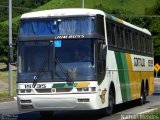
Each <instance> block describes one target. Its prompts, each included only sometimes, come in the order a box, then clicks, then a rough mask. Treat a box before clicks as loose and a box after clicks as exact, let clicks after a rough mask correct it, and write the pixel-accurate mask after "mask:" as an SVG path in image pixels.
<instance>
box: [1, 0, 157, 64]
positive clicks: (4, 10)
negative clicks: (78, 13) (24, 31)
mask: <svg viewBox="0 0 160 120" xmlns="http://www.w3.org/2000/svg"><path fill="white" fill-rule="evenodd" d="M12 1H13V42H14V43H15V42H16V38H17V35H18V29H19V22H20V21H19V20H20V15H21V14H23V13H26V12H29V11H38V10H46V9H55V8H68V7H69V8H71V7H82V0H12ZM85 7H86V8H97V9H101V10H104V11H105V12H107V13H110V14H113V15H115V16H117V17H120V18H122V19H124V20H126V21H128V22H131V23H133V24H136V25H138V26H140V27H145V28H147V29H149V30H150V31H151V33H152V35H153V41H154V55H155V63H157V62H158V63H160V60H159V57H160V0H85ZM0 16H1V17H0V62H4V63H7V62H8V1H6V0H0ZM15 56H16V53H15ZM15 58H16V57H15Z"/></svg>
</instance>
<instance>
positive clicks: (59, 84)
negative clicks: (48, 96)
mask: <svg viewBox="0 0 160 120" xmlns="http://www.w3.org/2000/svg"><path fill="white" fill-rule="evenodd" d="M76 85H77V83H56V84H53V86H52V88H73V87H76Z"/></svg>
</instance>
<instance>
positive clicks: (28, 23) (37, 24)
mask: <svg viewBox="0 0 160 120" xmlns="http://www.w3.org/2000/svg"><path fill="white" fill-rule="evenodd" d="M94 32H95V20H94V17H72V18H57V19H54V18H53V19H34V20H22V21H21V25H20V36H46V35H47V36H51V35H59V34H60V35H67V34H87V33H94Z"/></svg>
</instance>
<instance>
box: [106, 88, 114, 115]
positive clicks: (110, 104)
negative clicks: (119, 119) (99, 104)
mask: <svg viewBox="0 0 160 120" xmlns="http://www.w3.org/2000/svg"><path fill="white" fill-rule="evenodd" d="M113 109H114V96H113V92H112V90H110V91H109V97H108V107H107V108H105V112H106V115H108V116H109V115H111V114H112V113H113Z"/></svg>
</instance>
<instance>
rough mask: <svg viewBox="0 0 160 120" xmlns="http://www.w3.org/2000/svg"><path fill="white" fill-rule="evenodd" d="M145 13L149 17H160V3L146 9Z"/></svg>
mask: <svg viewBox="0 0 160 120" xmlns="http://www.w3.org/2000/svg"><path fill="white" fill-rule="evenodd" d="M145 13H146V14H147V15H160V1H159V0H157V1H156V3H155V5H154V6H153V7H152V8H148V9H146V11H145Z"/></svg>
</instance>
